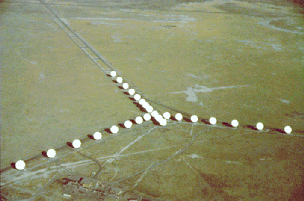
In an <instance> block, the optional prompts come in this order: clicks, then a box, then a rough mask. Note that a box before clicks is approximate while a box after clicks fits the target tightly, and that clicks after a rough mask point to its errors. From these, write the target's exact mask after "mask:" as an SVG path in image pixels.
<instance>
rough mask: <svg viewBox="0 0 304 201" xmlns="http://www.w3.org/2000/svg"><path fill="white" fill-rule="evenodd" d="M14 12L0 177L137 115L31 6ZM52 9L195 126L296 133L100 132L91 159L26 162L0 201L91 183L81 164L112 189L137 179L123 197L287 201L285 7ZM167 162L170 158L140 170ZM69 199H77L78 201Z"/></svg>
mask: <svg viewBox="0 0 304 201" xmlns="http://www.w3.org/2000/svg"><path fill="white" fill-rule="evenodd" d="M20 2H21V1H20ZM22 2H23V3H8V2H1V3H0V7H1V35H2V42H1V43H2V52H1V53H2V55H1V56H2V59H1V60H2V66H3V67H2V73H1V87H2V94H1V95H2V102H1V105H2V126H1V127H2V128H1V130H2V131H1V133H2V144H1V168H4V167H6V166H8V165H9V164H10V163H11V162H14V161H17V160H19V159H25V158H28V157H31V156H34V155H37V154H40V153H41V151H43V150H47V149H49V148H54V147H58V146H61V145H63V144H65V143H66V142H68V141H71V140H73V139H75V138H81V137H85V136H86V135H87V134H91V133H93V132H95V131H97V130H102V129H103V128H106V127H109V126H111V125H113V124H118V123H122V122H123V121H125V120H127V119H131V118H134V117H136V116H138V115H142V114H143V113H142V112H141V111H140V110H139V109H138V108H137V107H136V106H135V105H134V104H133V103H132V101H130V99H128V98H126V96H125V95H124V94H123V93H122V91H121V90H120V89H119V88H118V87H117V85H116V84H115V83H113V82H112V81H111V80H110V79H109V78H108V77H107V76H106V75H104V74H103V73H102V71H100V69H98V67H96V66H95V64H94V63H93V62H92V61H91V60H90V59H89V58H88V57H87V56H86V55H85V54H84V53H83V52H82V51H81V50H80V49H79V48H78V47H77V46H76V45H75V44H74V43H73V42H72V40H71V39H70V38H69V37H67V35H66V34H65V33H64V32H63V31H62V30H61V29H60V27H59V26H57V25H56V24H55V23H54V22H53V21H52V20H51V16H50V15H49V14H48V13H47V12H46V11H45V9H44V6H42V5H41V4H40V3H39V2H38V1H22ZM28 2H31V3H32V4H28ZM54 2H55V1H49V3H50V4H49V5H51V6H52V8H54V9H55V10H56V11H57V12H58V14H59V15H60V16H61V17H62V20H64V21H65V22H66V23H67V24H69V25H70V26H71V27H72V28H73V29H74V30H75V31H76V32H77V33H79V34H80V35H81V36H83V37H84V38H85V39H86V40H87V41H88V42H89V43H90V44H91V45H92V46H93V47H94V48H95V49H96V50H97V51H98V52H99V53H101V54H102V55H103V56H104V57H105V58H107V60H108V61H110V62H111V64H112V65H113V66H114V67H116V68H117V69H119V70H120V71H121V72H122V74H123V76H126V77H127V78H128V79H129V80H131V81H132V82H133V83H134V84H135V85H136V86H137V87H138V88H139V89H140V90H141V91H142V92H143V94H145V95H146V97H147V98H149V99H151V100H153V101H156V102H159V103H162V104H165V105H167V106H170V107H174V108H176V109H178V110H181V111H184V112H186V113H189V114H196V115H198V116H200V117H202V118H209V117H211V116H215V117H217V118H218V120H220V121H227V122H230V121H231V120H232V119H238V120H239V121H240V124H242V125H255V124H256V123H257V122H259V121H261V122H263V123H264V125H265V127H272V128H280V129H282V128H284V126H285V125H290V126H291V127H292V128H293V133H294V134H295V135H299V136H288V135H282V134H279V133H278V132H256V131H252V130H248V129H247V130H246V129H238V130H235V129H229V128H222V127H216V126H214V127H212V126H206V125H203V124H201V123H200V124H196V125H194V126H193V125H192V124H190V123H186V122H184V123H176V122H174V121H171V122H169V124H168V125H167V126H166V127H158V126H156V125H154V124H152V123H151V122H146V123H144V124H143V125H137V126H134V129H133V130H131V131H125V130H124V131H123V132H122V133H121V134H119V135H117V136H111V135H110V134H107V133H104V137H105V141H104V142H102V143H96V144H94V143H95V142H93V141H92V140H89V139H88V140H86V142H84V146H85V147H84V148H83V149H82V150H81V152H82V153H84V154H85V155H89V156H90V158H91V159H88V158H87V157H84V156H83V155H80V154H79V153H78V152H76V151H72V150H71V148H69V147H65V148H63V149H62V150H61V151H58V158H57V160H56V159H54V160H52V161H50V162H49V163H46V162H47V159H46V158H42V159H41V158H40V159H37V160H33V161H31V163H29V164H27V168H28V170H27V171H25V172H18V171H16V170H13V169H9V170H7V171H5V172H2V173H1V180H2V181H1V182H2V183H1V185H2V189H1V191H2V192H3V193H2V192H1V194H2V196H5V197H7V198H8V197H13V196H15V197H14V198H12V200H14V199H15V200H16V199H17V197H18V198H20V199H21V198H23V199H27V198H30V197H31V196H33V195H35V196H36V197H35V198H34V199H33V200H35V199H36V200H64V199H66V198H63V196H62V186H61V185H60V183H59V182H58V181H57V180H56V178H60V177H64V176H65V175H67V174H69V172H74V173H79V174H83V175H86V176H92V174H93V172H96V170H97V169H98V166H97V164H96V163H95V162H94V160H92V158H93V159H97V160H98V162H99V163H101V164H103V168H102V172H101V174H99V175H98V177H97V179H98V180H103V181H110V182H113V181H118V180H121V179H123V178H125V177H128V176H130V175H132V174H135V173H137V172H139V171H141V170H145V169H146V172H145V173H144V174H142V172H141V173H140V174H137V175H134V176H132V177H130V178H129V179H126V180H123V181H121V182H120V184H121V185H124V186H127V187H132V186H134V185H135V186H134V189H133V190H135V191H136V192H137V193H139V194H140V195H142V196H147V197H149V198H152V197H153V198H154V199H155V198H159V199H164V200H189V199H190V200H201V198H204V199H206V200H212V199H213V200H215V199H218V200H288V199H289V198H294V199H296V198H297V197H299V192H300V191H301V190H302V189H301V184H302V182H303V181H302V178H301V177H303V169H304V168H303V161H304V158H303V156H304V154H303V152H304V150H303V145H304V144H303V131H304V126H303V125H304V106H303V104H302V102H303V97H304V94H303V91H304V85H303V75H304V74H303V66H304V57H303V55H304V54H303V53H304V40H303V34H304V21H303V16H302V15H301V14H300V13H299V12H295V9H293V8H292V7H291V6H290V5H281V4H277V5H274V4H265V3H257V4H254V3H250V2H249V3H248V2H245V1H242V2H239V1H234V2H231V3H224V2H221V1H213V2H205V3H198V2H196V3H195V2H192V3H191V2H189V3H182V2H179V1H175V3H173V1H165V2H164V3H162V4H161V3H160V1H155V2H153V3H148V2H147V1H140V3H137V4H135V3H134V2H132V1H114V2H112V1H102V2H101V3H99V4H93V3H87V2H81V3H79V2H75V1H56V2H55V3H54ZM147 9H148V10H147ZM152 105H153V106H155V107H156V108H157V109H159V110H160V111H166V110H169V111H170V112H172V110H170V109H167V108H164V107H161V106H159V105H157V104H153V103H152ZM173 114H174V112H173ZM140 136H141V137H140ZM300 136H302V137H300ZM134 140H135V142H134ZM132 142H134V144H130V143H132ZM191 142H192V144H191V146H189V147H188V148H187V146H188V145H190V144H189V143H191ZM128 145H130V147H129V148H127V149H126V150H124V151H121V150H122V149H123V148H126V146H128ZM184 148H187V149H186V150H185V151H184V152H183V153H180V154H176V155H175V153H178V152H179V150H183V149H184ZM120 151H121V152H120ZM118 152H120V153H119V154H118V155H117V153H118ZM115 153H116V155H115ZM66 154H68V155H66ZM170 156H175V157H173V158H172V159H171V160H168V161H165V162H164V163H162V164H159V165H157V166H155V167H153V168H149V167H151V166H152V165H155V164H158V163H159V162H161V161H163V160H166V159H167V158H168V157H170ZM108 159H114V160H108ZM39 164H42V165H41V166H37V167H36V166H35V165H39ZM141 179H142V180H141ZM46 184H48V185H46ZM72 198H74V199H77V198H78V199H79V200H89V198H87V199H85V198H83V197H81V195H80V194H79V193H78V194H77V193H75V194H74V195H72V197H71V199H72Z"/></svg>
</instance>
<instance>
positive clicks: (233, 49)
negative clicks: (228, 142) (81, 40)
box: [56, 2, 304, 131]
mask: <svg viewBox="0 0 304 201" xmlns="http://www.w3.org/2000/svg"><path fill="white" fill-rule="evenodd" d="M235 4H237V5H236V6H235V7H236V8H238V7H240V8H243V7H244V8H247V10H248V11H246V12H244V13H242V12H237V13H235V12H234V10H231V9H230V7H231V6H234V5H235ZM235 4H227V8H226V7H225V5H226V4H223V5H221V6H218V7H219V8H223V7H224V8H226V9H222V10H221V9H219V8H215V7H214V6H213V5H216V3H205V4H200V3H189V4H182V5H180V6H176V7H174V8H172V9H171V11H164V12H162V11H153V12H152V11H142V10H122V11H121V10H114V11H113V10H103V11H99V10H100V8H96V9H94V8H92V9H90V13H85V14H82V15H81V16H78V15H74V14H73V13H72V12H71V11H69V10H68V9H67V8H66V7H62V6H61V7H59V6H58V7H56V9H58V10H59V12H61V14H62V16H63V17H67V19H68V21H69V23H70V25H71V26H72V27H73V28H74V29H75V30H77V31H78V32H79V33H81V34H82V35H83V36H84V37H85V38H86V39H87V40H88V41H89V42H90V43H91V44H94V45H95V46H94V47H95V48H96V49H97V50H98V51H100V52H102V53H103V55H104V56H105V57H106V58H108V59H109V60H110V61H115V63H114V66H115V67H117V68H119V69H120V70H121V71H122V72H123V74H124V75H125V76H126V77H128V78H129V79H130V80H132V82H134V83H135V84H136V85H137V86H138V88H139V89H140V90H141V91H142V92H143V93H145V94H146V95H147V97H148V98H150V99H152V100H155V101H159V102H161V103H164V104H166V105H170V106H172V107H175V108H178V109H181V110H184V111H185V112H188V113H190V114H198V115H199V116H201V117H204V118H209V117H210V116H215V117H217V118H218V119H219V120H222V121H230V120H232V119H234V118H236V119H240V120H241V123H242V124H250V125H254V124H255V123H256V122H258V121H261V122H263V123H264V125H265V126H268V127H277V128H283V127H284V126H285V125H287V124H288V125H291V126H292V127H294V128H295V129H296V130H299V131H301V130H303V121H302V120H301V119H300V120H299V121H295V120H294V119H290V117H288V116H286V115H291V114H294V113H300V114H303V111H304V107H303V104H301V100H302V99H303V97H304V94H303V91H304V87H303V86H304V85H303V81H302V80H303V75H304V74H303V68H302V66H303V56H302V55H303V31H302V32H301V30H298V33H290V32H289V31H294V30H297V27H303V21H302V20H301V17H300V16H298V14H295V13H292V12H290V11H289V10H288V8H285V7H276V8H273V7H271V6H269V7H266V8H264V6H263V5H261V6H257V5H252V4H248V3H241V2H239V3H237V2H236V3H235ZM229 9H230V10H229ZM258 9H259V10H258ZM225 10H228V11H230V12H231V13H227V12H225ZM239 10H242V9H239ZM190 11H195V12H190ZM258 11H259V12H258ZM214 12H217V13H214ZM250 12H253V14H251V13H250ZM246 13H249V14H248V15H247V14H246ZM257 14H258V15H259V18H253V17H252V15H253V16H254V15H257ZM282 15H284V16H285V17H283V20H285V21H282V23H283V24H282V25H281V26H279V28H282V29H283V31H282V30H276V29H275V28H272V27H270V26H271V25H269V26H268V27H267V26H266V25H265V26H263V24H265V23H264V22H265V21H270V23H271V24H273V23H279V22H278V21H277V18H271V16H276V17H277V16H282ZM290 21H292V22H293V23H291V24H288V26H289V28H290V29H291V30H290V29H287V28H288V27H287V25H284V23H285V24H287V23H288V22H290ZM196 85H200V86H201V87H202V86H204V87H208V88H217V87H229V86H230V87H231V86H235V87H234V88H227V89H214V90H212V91H211V92H207V93H203V92H204V90H202V88H201V87H199V86H198V87H196V90H198V91H199V90H200V89H201V92H197V93H196V97H197V101H190V102H189V101H187V94H186V93H185V92H184V91H187V87H192V88H194V87H195V86H196ZM238 86H240V87H238ZM205 91H206V90H205ZM175 92H178V93H175Z"/></svg>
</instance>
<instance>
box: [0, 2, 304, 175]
mask: <svg viewBox="0 0 304 201" xmlns="http://www.w3.org/2000/svg"><path fill="white" fill-rule="evenodd" d="M39 2H40V3H41V5H43V8H44V9H45V10H46V11H47V12H48V13H49V14H50V15H51V16H52V17H51V19H52V20H53V21H54V22H55V23H56V24H57V25H58V26H59V27H60V28H61V29H62V30H63V31H64V32H65V33H66V34H67V35H68V37H69V38H70V39H71V40H72V41H73V42H74V43H75V44H76V45H77V46H78V47H79V48H80V49H81V50H82V51H83V52H84V53H85V54H86V55H87V57H89V58H90V59H91V60H92V61H93V62H94V63H95V64H96V65H97V66H98V67H99V69H100V70H101V71H102V72H103V73H104V74H105V75H107V73H108V71H111V70H114V71H116V72H118V74H119V75H120V76H121V77H123V78H124V80H126V81H127V82H128V83H130V86H132V87H133V88H134V89H136V90H137V91H138V93H139V94H140V95H141V96H142V97H144V98H145V99H146V100H148V101H150V102H151V103H154V104H156V105H158V106H160V107H161V108H165V109H166V110H170V111H174V112H178V113H181V114H183V115H184V116H185V117H190V116H191V114H188V113H186V112H184V111H181V110H179V109H176V108H173V107H171V106H167V105H164V104H162V103H160V102H157V101H154V100H151V99H149V98H147V96H146V95H145V94H144V93H143V92H142V91H140V89H139V88H138V87H137V86H136V85H135V84H134V83H133V82H132V81H130V80H128V78H126V77H125V76H123V74H122V73H121V72H120V71H119V69H116V68H115V67H114V66H113V65H112V64H111V63H110V62H109V61H108V60H107V59H106V58H105V57H103V56H102V55H101V54H100V53H99V52H98V51H97V50H96V49H95V48H94V47H93V46H92V45H91V44H89V43H88V42H87V41H86V40H85V39H84V38H83V37H82V36H81V35H80V34H78V33H77V32H76V31H75V30H73V29H72V28H71V27H70V26H69V25H68V24H67V23H66V22H64V21H63V20H62V18H61V17H60V16H59V14H58V13H57V12H56V10H55V9H53V8H52V7H51V6H50V5H48V3H45V2H44V1H43V0H39ZM159 111H164V110H159ZM198 117H199V119H201V120H205V119H204V118H203V117H200V116H198ZM203 122H204V121H203ZM181 123H185V124H187V122H181ZM196 124H199V123H196ZM202 124H203V125H205V126H208V127H212V128H221V129H236V128H231V127H227V126H226V125H227V123H226V122H221V121H218V124H217V125H208V124H206V123H205V124H204V123H202ZM138 126H140V125H137V128H138ZM240 128H241V129H243V130H244V131H253V132H265V133H270V134H282V135H287V134H286V133H284V131H282V130H281V129H277V128H265V129H266V130H264V131H257V130H255V129H252V126H250V125H246V126H240ZM128 131H130V130H128ZM102 132H105V131H102ZM295 132H297V131H295ZM300 132H302V131H300ZM119 133H123V132H119ZM288 135H289V136H296V137H301V138H304V136H303V135H297V134H288ZM115 136H116V135H115ZM112 137H114V136H110V137H108V138H106V140H107V139H111V138H112ZM80 140H81V141H83V142H85V141H88V140H90V139H89V138H88V137H87V136H85V137H83V138H81V139H80ZM102 142H104V140H103V141H102ZM97 143H100V142H95V144H97ZM88 146H90V145H88ZM66 147H67V145H66V144H64V145H62V146H60V147H57V148H56V150H61V149H64V148H66ZM67 155H69V153H68V154H65V155H63V156H62V157H65V156H67ZM41 157H42V155H41V154H37V155H35V156H33V157H30V158H27V159H25V160H24V161H26V162H29V161H32V160H34V159H38V158H41ZM93 161H94V160H93ZM36 167H37V166H36ZM11 168H12V167H11V166H7V167H5V168H3V169H2V170H0V172H1V173H3V172H5V171H7V170H9V169H11Z"/></svg>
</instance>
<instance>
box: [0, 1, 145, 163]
mask: <svg viewBox="0 0 304 201" xmlns="http://www.w3.org/2000/svg"><path fill="white" fill-rule="evenodd" d="M2 20H3V21H4V22H5V23H4V24H3V25H2V27H1V30H2V37H3V40H2V47H3V49H2V58H3V59H2V79H1V85H2V103H1V104H2V146H1V155H2V157H1V167H5V166H7V165H9V164H10V163H11V162H14V161H16V160H19V159H22V158H28V157H31V156H33V155H36V154H39V153H41V151H43V150H47V149H49V148H52V147H58V146H61V145H63V144H65V143H66V142H68V141H72V140H74V139H75V138H80V137H84V136H85V135H87V134H90V133H93V132H95V131H97V130H100V129H102V128H105V127H108V126H112V125H113V124H117V123H120V122H123V121H125V120H126V119H128V118H134V117H136V115H140V114H142V112H140V111H139V110H138V109H137V107H135V106H134V104H132V102H131V101H130V100H129V99H128V98H126V96H125V95H124V94H123V93H122V91H121V90H119V88H118V87H117V85H116V84H114V83H113V82H112V81H111V80H110V79H109V78H108V77H107V76H106V75H104V74H103V73H102V71H100V70H99V69H98V67H96V66H95V65H94V63H93V62H92V61H91V60H90V59H89V58H87V57H86V56H85V54H84V53H83V52H82V51H81V50H80V49H79V48H78V47H77V46H76V45H75V44H74V43H73V42H72V41H71V40H70V38H68V37H67V35H66V34H65V33H64V32H63V31H62V30H61V29H60V28H59V27H58V26H56V24H55V23H54V22H53V21H52V20H51V19H50V17H49V15H47V13H45V11H44V10H43V7H41V6H40V5H23V6H22V7H19V5H18V4H14V5H12V6H11V8H10V9H8V10H7V11H6V14H5V15H3V19H2ZM12 153H14V154H12Z"/></svg>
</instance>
